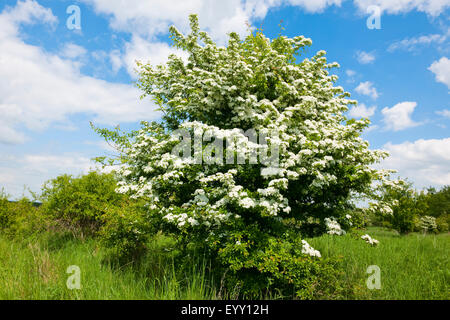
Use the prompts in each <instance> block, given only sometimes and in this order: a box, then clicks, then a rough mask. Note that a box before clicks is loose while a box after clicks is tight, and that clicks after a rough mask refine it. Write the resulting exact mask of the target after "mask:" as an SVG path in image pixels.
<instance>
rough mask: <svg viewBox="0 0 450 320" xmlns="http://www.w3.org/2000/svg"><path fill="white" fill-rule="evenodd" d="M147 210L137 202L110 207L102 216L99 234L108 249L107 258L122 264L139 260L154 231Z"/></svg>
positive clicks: (103, 244)
mask: <svg viewBox="0 0 450 320" xmlns="http://www.w3.org/2000/svg"><path fill="white" fill-rule="evenodd" d="M146 212H147V211H146V210H145V209H144V208H142V206H140V205H139V204H136V203H127V204H124V205H122V206H117V207H110V208H108V209H107V210H106V212H105V214H104V215H103V216H102V220H103V223H104V225H103V226H102V228H101V230H100V233H99V236H100V243H101V244H102V246H103V247H105V248H106V249H107V259H108V260H110V261H112V262H116V261H117V262H119V263H121V264H123V263H126V262H129V261H135V260H138V259H139V258H140V257H141V256H142V254H143V253H144V252H145V249H146V246H145V245H146V243H147V242H148V240H149V237H150V235H151V234H153V233H154V232H151V230H152V223H151V219H150V218H149V217H148V214H147V213H146Z"/></svg>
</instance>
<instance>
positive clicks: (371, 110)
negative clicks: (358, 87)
mask: <svg viewBox="0 0 450 320" xmlns="http://www.w3.org/2000/svg"><path fill="white" fill-rule="evenodd" d="M376 108H377V107H376V106H372V107H367V106H366V105H365V104H364V103H360V104H358V105H357V106H354V107H352V109H351V110H350V112H349V116H350V117H353V118H370V117H371V116H373V115H374V114H375V110H376Z"/></svg>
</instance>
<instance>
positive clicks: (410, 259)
mask: <svg viewBox="0 0 450 320" xmlns="http://www.w3.org/2000/svg"><path fill="white" fill-rule="evenodd" d="M367 233H368V234H370V235H371V236H372V237H374V238H376V239H378V240H379V241H380V245H379V246H378V247H371V246H369V245H368V244H366V243H365V242H364V241H363V240H362V239H360V238H358V237H356V236H352V235H346V236H341V237H338V236H328V235H324V236H322V237H319V238H314V239H309V240H308V242H309V243H310V244H311V245H312V246H313V247H314V248H316V249H318V250H320V251H321V253H322V256H324V257H326V256H333V257H336V256H341V257H342V265H343V268H344V270H345V272H344V274H343V275H342V277H341V279H340V283H339V284H336V285H340V286H342V287H344V288H346V289H347V290H346V292H347V295H346V296H345V297H344V298H346V299H449V280H450V266H449V261H448V252H449V249H450V237H449V235H448V234H441V235H426V236H424V235H421V234H411V235H407V236H399V235H398V234H396V233H394V232H391V231H387V230H383V229H379V228H371V229H369V230H367ZM170 247H171V243H170V239H167V238H164V237H160V238H159V240H158V241H156V242H155V243H153V244H152V245H151V248H150V250H149V253H148V254H147V256H145V257H144V259H143V261H142V263H140V264H137V265H133V266H131V265H130V266H123V267H120V268H118V267H113V266H111V265H109V264H107V263H105V262H104V259H103V256H102V252H101V250H99V249H98V248H97V245H96V243H95V241H93V240H85V241H81V240H76V239H74V238H72V237H71V236H56V235H49V234H44V235H41V236H39V238H38V239H34V240H21V241H18V240H16V241H13V240H10V239H8V238H6V237H4V236H1V235H0V299H163V300H164V299H218V298H220V297H221V295H220V294H219V292H220V290H219V289H218V286H215V285H214V281H213V280H212V279H211V278H210V277H209V276H208V272H207V270H208V267H207V265H206V263H204V260H203V259H202V258H201V257H197V258H193V262H192V268H191V269H190V270H189V271H187V272H184V273H180V272H177V271H178V270H177V269H176V268H177V267H176V264H175V263H174V260H173V258H171V257H170V253H169V254H167V250H169V249H170ZM70 265H77V266H79V267H80V269H81V286H82V288H81V290H69V289H67V287H66V281H67V278H68V277H69V274H67V273H66V270H67V267H69V266H70ZM369 265H378V266H379V267H380V268H381V286H382V287H381V289H380V290H369V289H368V288H367V286H366V280H367V277H368V276H369V275H368V274H366V269H367V267H368V266H369Z"/></svg>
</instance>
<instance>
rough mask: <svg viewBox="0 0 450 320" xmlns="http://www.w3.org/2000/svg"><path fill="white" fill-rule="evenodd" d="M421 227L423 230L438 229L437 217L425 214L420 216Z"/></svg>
mask: <svg viewBox="0 0 450 320" xmlns="http://www.w3.org/2000/svg"><path fill="white" fill-rule="evenodd" d="M420 228H421V229H422V230H423V231H434V230H436V229H437V224H436V218H435V217H431V216H423V217H421V218H420Z"/></svg>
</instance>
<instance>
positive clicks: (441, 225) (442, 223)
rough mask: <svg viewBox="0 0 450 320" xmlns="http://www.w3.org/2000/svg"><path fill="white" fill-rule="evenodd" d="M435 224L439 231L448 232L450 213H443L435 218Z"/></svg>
mask: <svg viewBox="0 0 450 320" xmlns="http://www.w3.org/2000/svg"><path fill="white" fill-rule="evenodd" d="M436 225H437V229H438V231H439V232H448V231H449V225H450V214H444V215H441V216H439V217H438V218H436Z"/></svg>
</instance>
